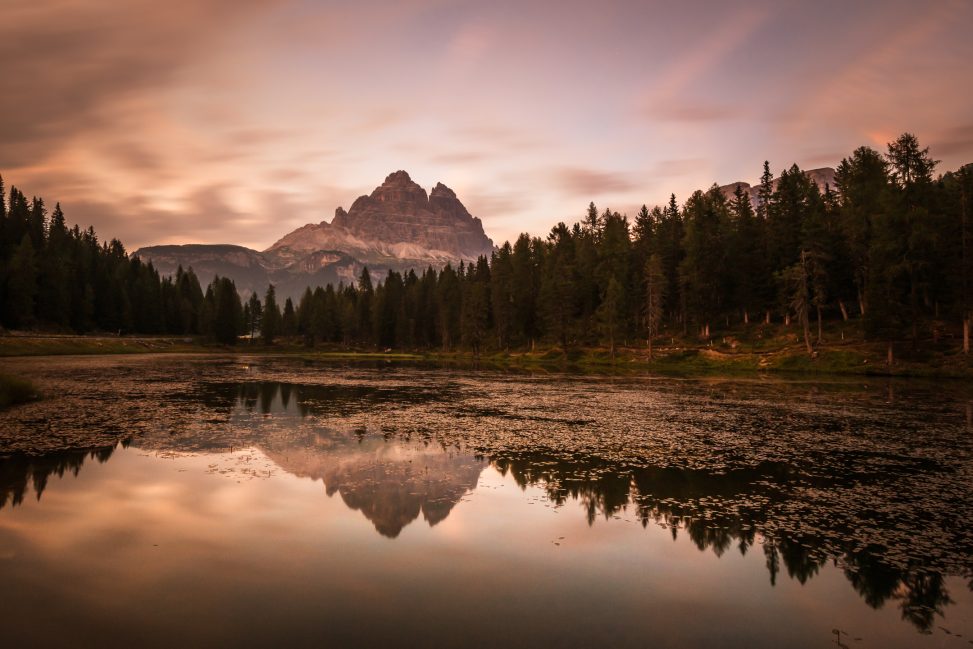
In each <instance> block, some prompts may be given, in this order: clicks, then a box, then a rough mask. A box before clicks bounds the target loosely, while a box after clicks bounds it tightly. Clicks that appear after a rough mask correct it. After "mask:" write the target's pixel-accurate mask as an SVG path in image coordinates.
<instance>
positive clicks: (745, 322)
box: [743, 309, 750, 325]
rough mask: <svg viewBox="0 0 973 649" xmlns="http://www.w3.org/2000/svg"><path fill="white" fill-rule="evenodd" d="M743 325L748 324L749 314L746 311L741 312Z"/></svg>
mask: <svg viewBox="0 0 973 649" xmlns="http://www.w3.org/2000/svg"><path fill="white" fill-rule="evenodd" d="M743 324H745V325H747V324H750V312H749V311H747V310H746V309H744V310H743Z"/></svg>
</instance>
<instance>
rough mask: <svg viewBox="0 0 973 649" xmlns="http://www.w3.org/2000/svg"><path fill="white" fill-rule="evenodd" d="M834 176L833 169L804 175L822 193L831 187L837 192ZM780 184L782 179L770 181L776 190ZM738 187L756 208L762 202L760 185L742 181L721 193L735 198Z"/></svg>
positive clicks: (824, 169) (828, 168)
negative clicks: (746, 194) (747, 195)
mask: <svg viewBox="0 0 973 649" xmlns="http://www.w3.org/2000/svg"><path fill="white" fill-rule="evenodd" d="M834 174H835V171H834V169H832V168H831V167H821V168H820V169H808V170H807V171H805V172H804V175H805V176H807V177H808V178H810V179H811V180H812V181H813V182H814V184H815V185H817V186H818V189H819V190H821V192H822V193H823V192H824V188H825V187H830V188H831V189H832V191H835V190H837V188H836V187H835V182H834ZM778 182H780V178H779V177H778V178H774V179H773V180H772V181H770V186H771V187H772V188H773V189H775V190H776V189H777V183H778ZM737 186H740V187H742V188H743V191H745V192H747V193H748V194H750V202H751V203H753V205H754V206H756V205H757V204H758V203H759V202H760V195H759V194H758V193H757V190H759V189H760V185H759V184H757V185H751V184H750V183H745V182H742V181H741V182H737V183H730V184H729V185H723V186H721V187H720V191H721V192H723V195H724V196H726V197H727V198H728V199H730V198H733V193H734V192H735V191H736V188H737Z"/></svg>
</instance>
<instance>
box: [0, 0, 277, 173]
mask: <svg viewBox="0 0 973 649" xmlns="http://www.w3.org/2000/svg"><path fill="white" fill-rule="evenodd" d="M272 4H273V3H272V2H271V1H270V0H242V1H240V2H236V1H231V0H201V1H198V2H197V1H194V2H188V1H184V2H172V3H167V4H159V3H157V2H153V1H152V0H133V1H131V2H125V3H116V2H97V1H92V2H84V3H78V2H69V1H68V0H61V1H53V2H41V3H38V2H36V1H34V0H8V2H6V3H5V6H4V20H3V21H0V78H2V79H4V91H3V92H2V93H0V116H2V119H0V141H2V142H3V143H4V146H3V147H2V148H0V168H7V169H9V168H15V167H19V166H23V165H25V164H27V163H28V161H31V160H37V159H38V158H42V157H43V156H44V155H45V154H46V153H47V152H49V151H50V150H51V149H53V148H55V147H58V146H60V145H62V144H64V143H65V141H66V140H69V139H70V138H72V137H73V136H75V135H76V134H78V133H82V132H90V131H91V130H92V129H97V128H100V129H106V130H110V129H111V128H113V126H114V120H115V118H116V115H117V110H118V108H119V107H124V104H125V101H126V99H127V98H129V97H131V96H133V95H137V94H139V93H143V92H150V91H156V90H158V89H159V88H160V87H164V86H165V85H167V84H168V83H170V82H171V81H172V80H173V78H174V75H175V74H176V73H177V72H178V70H179V69H180V68H182V67H184V66H186V65H189V64H191V62H192V61H193V60H194V58H195V57H197V56H200V55H201V53H202V51H203V50H204V49H205V48H206V47H207V46H210V45H211V44H212V41H213V39H214V34H219V33H220V31H221V29H223V28H225V27H226V25H227V24H229V23H232V22H234V21H236V20H239V19H241V18H242V17H246V16H249V15H250V14H252V13H253V12H255V11H260V10H262V9H265V8H267V7H269V6H271V5H272ZM176 44H178V46H176Z"/></svg>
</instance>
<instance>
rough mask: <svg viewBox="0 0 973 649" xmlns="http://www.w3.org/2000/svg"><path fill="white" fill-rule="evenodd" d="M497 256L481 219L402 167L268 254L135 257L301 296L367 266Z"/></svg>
mask: <svg viewBox="0 0 973 649" xmlns="http://www.w3.org/2000/svg"><path fill="white" fill-rule="evenodd" d="M492 251H493V241H491V240H490V238H489V237H487V235H486V233H485V232H484V231H483V224H482V223H481V221H480V219H478V218H476V217H474V216H473V215H471V214H470V213H469V211H468V210H467V209H466V207H465V206H464V205H463V203H462V202H460V200H459V198H457V197H456V192H454V191H453V190H452V189H450V188H449V187H447V186H446V185H444V184H443V183H438V184H437V185H436V186H435V187H433V189H432V191H431V192H430V193H428V194H427V193H426V190H425V189H423V188H422V187H421V186H420V185H419V184H417V183H416V182H414V181H413V180H412V178H411V177H410V176H409V174H408V172H406V171H403V170H399V171H394V172H392V173H390V174H389V175H388V176H386V177H385V182H383V183H382V184H381V185H379V186H378V187H376V188H375V189H374V190H373V191H372V193H371V194H367V195H363V196H359V197H358V198H356V199H355V201H354V202H353V203H352V204H351V207H350V208H349V209H348V210H347V211H346V210H345V209H344V207H338V208H337V209H335V212H334V218H333V219H332V220H331V221H330V222H328V221H321V222H320V223H308V224H307V225H304V226H301V227H299V228H297V229H296V230H294V231H293V232H290V233H288V234H286V235H284V236H283V237H282V238H281V239H280V240H278V241H277V242H276V243H274V244H273V245H272V246H270V247H269V248H267V249H266V250H264V251H263V252H257V251H256V250H250V249H248V248H240V247H239V246H232V250H231V249H230V248H228V247H226V246H150V247H147V248H142V249H140V250H138V251H136V253H135V254H137V255H138V256H140V257H142V258H143V259H145V260H151V261H153V263H155V265H156V267H157V268H159V270H160V272H162V273H163V274H171V273H173V272H175V270H176V267H177V266H178V265H182V266H183V267H184V268H188V267H193V268H194V269H195V270H196V271H197V272H200V271H201V277H200V279H201V280H202V281H205V282H208V281H209V280H210V279H212V277H210V275H214V274H220V275H225V276H229V277H230V278H231V279H233V280H234V281H236V283H237V287H238V288H239V289H241V290H242V291H244V292H247V291H250V290H255V291H260V290H264V289H265V288H266V285H267V283H269V282H270V281H273V282H274V283H275V284H276V285H277V286H278V288H279V291H280V292H281V293H282V294H284V295H290V296H292V297H295V296H299V295H300V293H301V292H302V291H303V290H304V287H305V286H308V285H311V286H315V285H317V284H323V283H327V282H333V283H337V282H338V281H346V282H348V281H354V280H355V278H356V277H357V275H358V273H360V271H361V268H362V266H366V265H367V266H368V268H369V270H370V271H371V272H372V273H373V274H375V275H376V276H381V275H384V274H385V272H386V271H387V270H389V269H395V270H406V269H408V268H425V267H426V266H430V265H432V266H443V265H445V264H447V263H453V264H457V263H459V262H460V261H472V260H475V259H476V258H477V257H479V256H480V255H489V254H490V253H491V252H492Z"/></svg>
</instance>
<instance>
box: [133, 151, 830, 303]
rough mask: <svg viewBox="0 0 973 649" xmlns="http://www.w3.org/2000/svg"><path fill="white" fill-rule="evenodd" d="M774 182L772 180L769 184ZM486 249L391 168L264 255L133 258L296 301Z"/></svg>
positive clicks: (166, 251) (820, 175) (823, 173)
mask: <svg viewBox="0 0 973 649" xmlns="http://www.w3.org/2000/svg"><path fill="white" fill-rule="evenodd" d="M805 174H807V176H808V177H809V178H810V179H811V180H813V181H814V182H815V184H817V186H818V187H819V188H820V189H821V190H822V191H824V188H825V186H827V185H830V186H831V187H832V188H834V186H835V182H834V176H835V170H834V169H832V168H831V167H822V168H820V169H811V170H809V171H806V172H805ZM777 182H778V179H774V181H773V185H774V186H775V187H776V184H777ZM738 185H739V186H741V187H743V189H744V190H745V191H747V192H748V193H749V194H750V199H751V201H752V202H753V203H754V205H756V204H757V202H758V201H759V197H758V196H757V189H758V188H759V185H751V184H750V183H746V182H737V183H731V184H729V185H723V186H722V187H720V190H721V191H722V192H723V193H724V194H725V195H726V196H727V197H728V198H731V197H732V196H733V192H734V191H735V190H736V188H737V186H738ZM492 251H493V241H491V240H490V238H489V237H487V235H486V234H485V233H484V231H483V224H482V222H481V221H480V219H478V218H476V217H474V216H472V215H471V214H470V213H469V212H468V211H467V209H466V207H464V206H463V203H461V202H460V200H459V199H458V198H457V197H456V194H455V193H454V192H453V190H451V189H450V188H449V187H446V186H445V185H443V184H442V183H439V184H437V185H436V186H435V187H434V188H433V190H432V191H431V192H430V193H429V194H426V190H425V189H423V188H422V187H420V186H419V185H418V184H416V183H415V182H413V180H412V179H411V178H410V177H409V174H408V173H406V172H405V171H396V172H394V173H392V174H389V175H388V177H386V178H385V182H384V183H382V184H381V185H380V186H378V187H376V188H375V190H374V191H373V192H372V193H371V194H370V195H367V196H359V197H358V198H357V199H356V200H355V202H354V203H352V205H351V208H350V209H349V210H348V211H347V212H346V211H345V210H344V208H341V207H339V208H338V209H336V210H335V215H334V218H333V219H332V220H331V222H330V223H329V222H327V221H321V222H320V223H316V224H315V223H309V224H307V225H305V226H302V227H300V228H298V229H296V230H294V231H293V232H290V233H289V234H286V235H284V236H283V237H282V238H281V239H280V240H278V241H277V242H276V243H274V244H273V245H272V246H270V247H269V248H267V249H266V250H263V251H257V250H252V249H250V248H244V247H243V246H234V245H228V244H219V245H200V244H186V245H168V246H147V247H145V248H140V249H138V250H136V251H135V253H134V255H136V256H138V257H140V258H141V259H142V260H143V261H151V262H152V264H153V265H154V266H155V268H156V269H157V270H158V271H159V273H161V274H162V275H171V274H174V273H175V272H176V269H177V268H178V267H179V266H182V267H183V268H184V269H188V268H192V269H193V271H194V272H195V273H196V275H197V277H199V281H200V283H201V284H203V285H204V286H205V285H206V284H208V283H209V282H210V281H212V279H213V277H214V276H216V275H219V276H221V277H229V278H230V279H232V280H233V281H234V282H235V283H236V286H237V289H238V290H239V291H240V293H241V294H243V295H244V297H246V296H248V295H249V294H250V293H253V292H257V293H260V294H262V293H263V292H264V291H265V290H266V289H267V285H268V284H273V285H274V286H275V287H276V289H277V293H278V295H280V296H281V297H282V298H284V297H291V298H293V299H295V300H296V299H298V298H299V297H300V295H301V293H303V292H304V289H305V288H306V287H308V286H311V287H315V286H324V285H326V284H329V283H330V284H335V285H337V284H338V283H339V282H345V283H346V284H348V283H353V282H356V281H357V280H358V277H359V276H360V275H361V271H362V268H364V267H366V266H367V267H368V269H369V271H370V272H371V274H372V275H373V276H374V277H375V279H380V278H381V277H383V276H384V275H385V274H386V273H387V272H388V271H389V270H390V269H391V270H398V271H406V270H408V269H410V268H415V269H424V268H426V267H427V266H433V267H436V268H441V267H443V266H445V265H446V264H447V263H452V264H454V265H456V264H459V263H460V262H461V261H474V260H476V258H477V257H479V256H480V255H487V256H489V255H490V253H491V252H492Z"/></svg>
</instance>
